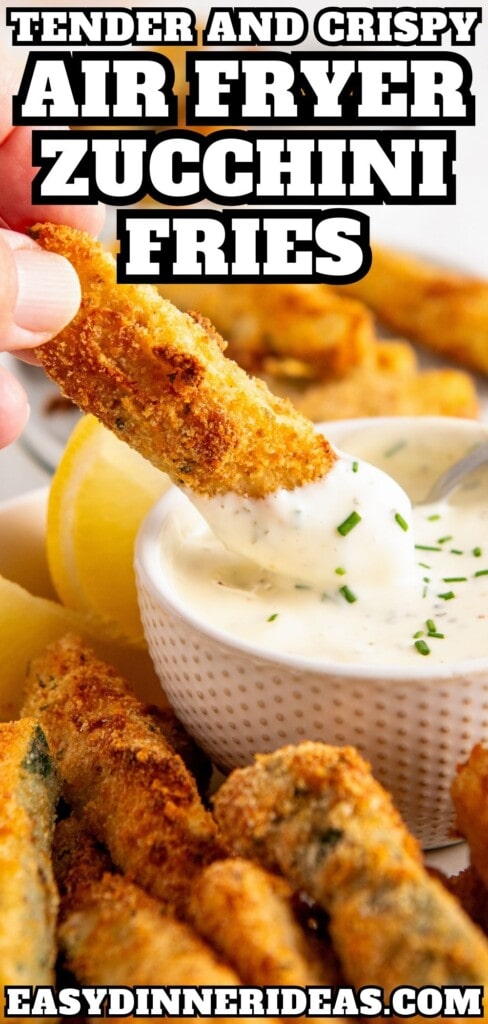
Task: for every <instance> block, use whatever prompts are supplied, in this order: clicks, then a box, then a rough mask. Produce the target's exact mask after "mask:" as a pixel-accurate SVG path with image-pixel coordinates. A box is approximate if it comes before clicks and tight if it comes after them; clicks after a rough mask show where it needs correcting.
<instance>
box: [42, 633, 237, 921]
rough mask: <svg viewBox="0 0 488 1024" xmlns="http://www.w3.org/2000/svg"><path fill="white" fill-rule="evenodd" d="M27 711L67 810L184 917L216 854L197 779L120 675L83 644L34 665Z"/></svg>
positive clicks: (60, 645) (62, 646) (50, 653)
mask: <svg viewBox="0 0 488 1024" xmlns="http://www.w3.org/2000/svg"><path fill="white" fill-rule="evenodd" d="M24 713H26V714H30V715H32V716H33V717H35V718H36V719H37V720H38V721H39V722H40V723H41V724H42V727H43V729H44V730H45V732H46V735H47V737H48V740H49V744H50V747H51V750H52V752H53V756H54V757H55V758H56V761H57V764H58V768H59V773H60V776H61V780H62V783H63V792H64V795H65V797H66V799H67V801H68V803H69V804H70V805H71V806H72V807H73V809H74V810H75V812H76V813H78V814H79V816H81V815H83V816H84V819H85V821H86V824H87V827H88V828H89V830H90V831H91V832H93V834H94V836H95V837H96V838H97V839H98V840H99V841H100V842H102V843H103V844H104V845H105V846H106V847H107V849H108V850H109V853H110V855H111V857H112V860H113V861H114V863H115V864H116V865H117V867H119V868H121V870H123V871H125V872H127V873H128V874H129V875H130V876H131V877H132V878H133V879H134V880H135V881H137V882H138V883H139V884H140V885H141V886H142V888H144V889H147V890H148V891H149V892H151V893H152V894H153V895H155V896H157V897H158V898H159V899H161V900H162V901H163V902H168V903H169V904H172V905H174V906H175V907H176V908H177V910H179V911H181V910H182V909H183V907H184V905H185V903H186V901H187V898H188V894H189V889H190V886H191V882H192V879H193V878H194V877H195V875H196V874H197V873H198V871H199V870H200V869H201V867H202V866H204V865H205V864H208V863H209V862H210V861H211V860H213V859H214V857H215V856H217V855H218V853H219V852H220V850H219V847H218V844H217V841H216V826H215V823H214V821H213V819H212V817H211V816H210V814H208V812H207V811H205V809H204V807H203V806H202V804H201V802H200V798H199V795H198V791H197V788H196V783H195V780H194V779H193V778H192V776H191V775H190V773H189V772H188V771H187V769H186V768H185V765H184V764H183V761H182V760H181V758H180V757H179V756H178V754H176V753H175V752H174V751H173V750H172V748H171V747H170V746H169V744H168V743H167V741H166V740H165V739H164V737H163V735H162V733H161V732H160V731H159V730H158V729H155V727H154V723H153V721H152V719H151V717H150V716H148V715H147V714H146V713H145V711H144V706H143V705H141V704H140V703H139V701H138V700H137V699H136V698H135V697H134V696H132V694H131V693H129V691H128V689H127V687H126V685H125V683H124V681H123V680H122V679H121V678H120V677H119V676H118V675H117V673H116V671H115V669H112V668H109V667H108V666H107V665H105V664H104V663H103V662H101V661H98V659H97V658H96V656H95V655H94V654H93V652H92V651H90V650H89V649H87V648H86V647H84V646H83V644H82V642H81V641H80V640H78V639H77V638H74V637H71V636H67V637H64V638H63V639H62V640H60V641H58V642H57V643H55V644H52V645H51V646H50V647H48V648H47V650H46V651H45V652H44V654H43V655H41V656H40V657H39V658H38V659H36V660H35V661H33V662H32V665H31V667H30V670H29V674H28V679H27V691H26V700H25V704H24Z"/></svg>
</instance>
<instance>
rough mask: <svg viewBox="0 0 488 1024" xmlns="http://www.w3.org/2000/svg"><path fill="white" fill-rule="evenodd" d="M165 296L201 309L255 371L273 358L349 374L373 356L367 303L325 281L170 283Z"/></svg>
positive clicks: (323, 372) (322, 373)
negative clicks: (371, 354) (343, 294)
mask: <svg viewBox="0 0 488 1024" xmlns="http://www.w3.org/2000/svg"><path fill="white" fill-rule="evenodd" d="M159 291H160V292H161V295H163V296H164V297H165V298H167V299H169V300H170V302H174V304H175V305H176V306H178V308H179V309H181V310H185V311H187V310H194V309H198V310H199V311H200V313H202V314H203V316H206V317H208V318H209V320H211V321H212V323H214V324H215V326H216V328H217V330H218V331H220V333H221V334H222V335H223V336H224V337H225V338H226V339H227V341H228V342H229V354H230V356H231V357H232V359H235V360H236V361H237V362H238V363H239V365H240V366H243V367H244V369H245V370H248V371H249V372H251V373H260V372H261V370H262V367H263V361H265V360H266V359H267V358H268V357H270V356H274V357H277V358H283V357H286V358H293V359H299V360H302V361H303V362H305V363H307V364H308V365H309V366H310V368H311V369H312V372H313V375H314V376H315V377H325V378H329V377H331V378H334V377H343V376H344V375H345V374H347V373H349V371H350V370H351V369H353V368H354V367H355V366H360V365H362V364H363V363H364V361H365V359H366V358H367V357H368V354H369V353H370V350H371V349H372V348H373V346H374V343H375V332H374V326H373V319H372V316H371V314H370V312H369V311H368V309H367V308H366V306H363V305H362V303H360V302H357V301H356V300H355V299H349V298H347V297H345V296H341V295H338V294H337V293H336V292H335V291H334V290H333V289H332V288H328V287H327V285H322V284H220V285H219V284H213V285H212V284H210V285H208V284H169V285H166V284H165V285H161V286H160V288H159Z"/></svg>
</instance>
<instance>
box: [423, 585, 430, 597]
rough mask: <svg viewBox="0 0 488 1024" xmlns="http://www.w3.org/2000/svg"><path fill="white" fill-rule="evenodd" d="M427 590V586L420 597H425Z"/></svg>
mask: <svg viewBox="0 0 488 1024" xmlns="http://www.w3.org/2000/svg"><path fill="white" fill-rule="evenodd" d="M428 589H429V588H428V587H427V586H425V587H424V589H423V592H422V597H427V591H428Z"/></svg>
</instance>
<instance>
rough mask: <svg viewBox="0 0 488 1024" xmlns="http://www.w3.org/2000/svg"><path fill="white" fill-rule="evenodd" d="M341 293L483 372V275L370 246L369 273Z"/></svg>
mask: <svg viewBox="0 0 488 1024" xmlns="http://www.w3.org/2000/svg"><path fill="white" fill-rule="evenodd" d="M340 294H341V295H342V294H345V295H352V296H354V297H355V298H358V299H360V300H362V301H363V302H365V303H366V304H367V305H368V306H370V307H371V309H373V310H374V312H375V313H376V314H377V315H378V317H379V319H380V320H382V321H383V323H385V324H386V325H387V326H388V327H390V328H391V329H392V330H394V331H398V332H400V333H401V334H404V335H406V336H407V337H409V338H414V339H416V340H417V341H421V342H423V344H424V345H427V346H428V348H432V349H435V351H436V352H439V353H441V354H442V355H444V356H447V357H448V358H450V359H455V360H457V361H458V362H460V363H462V364H463V366H470V367H472V368H473V369H474V370H481V372H482V373H488V282H487V281H483V280H479V279H477V278H474V277H468V276H467V275H463V274H455V273H452V272H449V271H447V270H444V269H442V268H439V267H435V266H433V265H432V264H429V263H427V262H424V261H423V260H418V259H415V258H414V257H412V256H404V255H402V254H401V253H398V252H393V251H391V250H390V249H383V248H381V247H380V246H375V247H374V248H373V264H372V267H371V270H370V271H369V273H368V274H367V275H366V277H363V279H362V280H361V281H357V282H356V283H355V284H352V285H347V286H346V288H345V291H344V292H343V291H342V288H341V289H340Z"/></svg>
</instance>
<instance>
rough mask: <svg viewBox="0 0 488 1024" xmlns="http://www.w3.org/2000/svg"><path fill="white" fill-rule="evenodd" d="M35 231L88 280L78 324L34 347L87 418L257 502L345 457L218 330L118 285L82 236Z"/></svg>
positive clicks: (211, 491) (176, 468) (205, 488)
mask: <svg viewBox="0 0 488 1024" xmlns="http://www.w3.org/2000/svg"><path fill="white" fill-rule="evenodd" d="M31 234H32V237H33V238H35V239H36V241H37V242H39V243H40V245H42V246H43V247H44V248H45V249H48V250H50V251H52V252H57V253H60V254H61V255H62V256H65V257H67V258H68V259H69V260H70V261H71V263H72V264H73V266H74V267H75V269H76V270H77V272H78V275H79V278H80V281H81V287H82V295H83V298H82V303H81V307H80V310H79V312H78V313H77V315H76V316H75V318H74V320H72V321H71V323H70V324H68V326H67V327H65V328H64V330H63V331H61V333H60V334H58V336H57V337H56V338H54V339H53V340H52V341H49V342H47V343H46V345H43V346H42V347H41V348H39V349H37V350H36V354H37V355H38V357H39V360H40V362H41V363H42V365H43V367H44V369H45V370H46V372H47V374H48V375H49V376H50V377H51V378H52V379H53V380H54V381H56V383H57V384H59V386H60V387H61V389H62V391H63V392H64V394H65V395H67V397H68V398H71V399H72V400H73V401H74V402H76V404H77V405H79V406H80V408H81V409H83V410H84V411H85V412H92V413H94V414H95V416H97V417H98V418H99V419H100V420H101V421H102V423H104V424H105V426H107V427H109V428H110V429H111V430H112V431H113V432H114V433H115V434H116V435H117V437H120V438H122V439H123V440H124V441H126V442H127V443H128V444H130V445H131V446H132V447H133V448H136V449H137V451H139V452H140V453H141V454H142V455H144V456H145V457H146V458H147V459H149V461H150V462H152V463H153V464H154V465H155V466H157V467H158V468H159V469H162V470H164V471H165V472H167V473H168V474H169V475H170V477H171V478H172V479H173V481H174V482H175V483H177V484H179V485H185V486H186V487H190V488H192V489H193V490H195V491H197V492H199V493H200V494H204V495H215V494H223V493H226V492H228V491H233V492H235V493H237V494H241V495H248V496H250V497H253V498H259V497H263V496H264V495H266V494H270V493H272V492H273V491H275V490H277V489H279V488H285V489H286V490H292V489H293V488H294V487H298V486H300V485H302V484H305V483H310V482H312V481H313V480H316V479H318V478H319V477H322V476H324V475H325V474H326V473H327V472H328V470H329V469H330V468H331V466H332V464H333V463H334V462H335V459H336V455H335V454H334V453H333V451H332V449H331V447H330V445H329V444H328V443H327V441H326V440H325V438H323V437H322V436H321V435H319V434H317V433H316V432H315V431H314V428H313V425H312V424H311V423H310V421H308V420H306V419H305V418H304V417H302V416H300V414H299V413H298V412H296V410H295V409H294V408H293V406H292V405H291V403H290V402H288V401H287V400H284V399H281V398H276V397H275V396H274V395H272V394H271V392H270V391H268V388H267V387H266V385H265V384H264V383H263V382H262V381H258V380H255V379H254V378H251V377H248V376H247V374H246V373H245V371H244V370H242V369H241V367H239V366H237V364H236V363H234V362H232V360H230V359H226V357H225V356H224V354H223V351H222V349H223V347H224V346H223V342H222V339H221V338H220V337H219V335H217V333H216V331H215V330H214V328H213V327H212V325H211V324H210V323H209V322H208V321H205V320H196V319H193V318H192V317H190V316H187V315H186V314H185V313H181V312H180V310H178V309H176V307H175V306H172V305H171V303H170V302H167V301H166V300H165V299H163V298H161V296H160V295H159V293H158V291H157V290H156V288H153V287H152V286H151V285H118V284H117V283H116V273H115V261H114V258H113V256H112V255H111V254H110V253H108V252H105V251H104V250H103V248H102V246H101V245H100V244H99V243H98V242H95V241H94V240H93V239H92V238H90V236H89V235H87V234H84V233H83V232H79V231H75V230H74V229H72V228H67V227H58V226H56V225H53V224H38V225H37V226H36V227H35V228H33V229H32V230H31Z"/></svg>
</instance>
